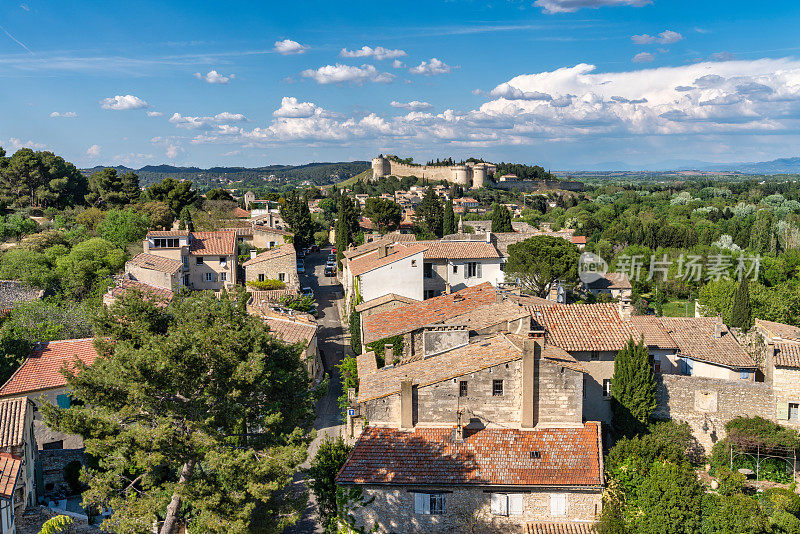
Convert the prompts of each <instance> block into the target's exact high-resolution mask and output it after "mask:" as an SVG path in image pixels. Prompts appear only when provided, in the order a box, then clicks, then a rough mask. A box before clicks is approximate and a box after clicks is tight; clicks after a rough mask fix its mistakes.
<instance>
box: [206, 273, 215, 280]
mask: <svg viewBox="0 0 800 534" xmlns="http://www.w3.org/2000/svg"><path fill="white" fill-rule="evenodd" d="M213 281H214V277H213V276H212V275H211V273H206V282H213Z"/></svg>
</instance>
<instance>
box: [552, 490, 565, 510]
mask: <svg viewBox="0 0 800 534" xmlns="http://www.w3.org/2000/svg"><path fill="white" fill-rule="evenodd" d="M550 515H554V516H557V515H567V496H566V495H565V494H563V493H551V494H550Z"/></svg>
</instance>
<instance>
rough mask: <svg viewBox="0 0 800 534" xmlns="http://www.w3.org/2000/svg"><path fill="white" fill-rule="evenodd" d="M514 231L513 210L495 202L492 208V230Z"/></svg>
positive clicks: (494, 231)
mask: <svg viewBox="0 0 800 534" xmlns="http://www.w3.org/2000/svg"><path fill="white" fill-rule="evenodd" d="M513 231H514V229H513V228H512V227H511V212H510V211H508V208H506V207H505V206H501V205H500V204H498V203H495V204H494V208H493V209H492V232H493V233H497V232H513Z"/></svg>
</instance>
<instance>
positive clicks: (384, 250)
mask: <svg viewBox="0 0 800 534" xmlns="http://www.w3.org/2000/svg"><path fill="white" fill-rule="evenodd" d="M388 255H389V245H388V244H383V245H381V246H379V247H378V259H381V258H385V257H386V256H388Z"/></svg>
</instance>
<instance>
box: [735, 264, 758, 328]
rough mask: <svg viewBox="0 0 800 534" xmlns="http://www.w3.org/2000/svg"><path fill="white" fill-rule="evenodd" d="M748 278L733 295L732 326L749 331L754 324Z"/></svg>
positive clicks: (741, 282) (743, 279)
mask: <svg viewBox="0 0 800 534" xmlns="http://www.w3.org/2000/svg"><path fill="white" fill-rule="evenodd" d="M749 285H750V284H749V282H748V281H747V277H743V278H742V280H741V281H740V282H739V285H738V286H736V292H735V293H734V294H733V308H732V309H731V326H734V327H736V328H741V329H743V330H747V329H749V328H750V327H751V326H752V324H753V313H752V311H751V309H750V287H749Z"/></svg>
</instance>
